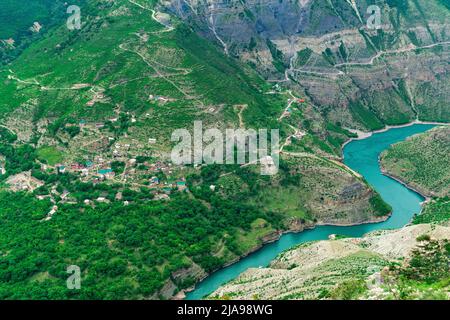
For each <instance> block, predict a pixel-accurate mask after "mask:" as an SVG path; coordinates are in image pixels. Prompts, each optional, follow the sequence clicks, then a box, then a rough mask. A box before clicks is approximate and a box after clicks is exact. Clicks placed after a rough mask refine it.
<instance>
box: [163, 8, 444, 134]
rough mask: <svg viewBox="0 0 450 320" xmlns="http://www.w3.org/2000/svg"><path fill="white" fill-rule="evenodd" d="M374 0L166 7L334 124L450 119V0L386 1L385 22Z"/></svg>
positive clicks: (370, 125)
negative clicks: (294, 94)
mask: <svg viewBox="0 0 450 320" xmlns="http://www.w3.org/2000/svg"><path fill="white" fill-rule="evenodd" d="M373 4H374V1H368V0H358V1H355V0H346V1H344V0H316V1H311V0H299V1H292V0H282V1H279V0H256V1H255V0H247V1H244V0H242V1H221V0H220V1H217V0H212V1H198V0H170V1H165V2H162V3H161V5H160V6H161V7H160V8H161V10H166V11H168V12H170V13H172V14H175V15H177V16H178V17H180V18H181V19H183V20H185V21H187V22H188V23H190V24H191V25H192V26H193V27H194V29H196V30H197V31H198V32H199V33H201V34H202V35H204V36H206V37H208V38H210V39H211V40H213V41H215V42H216V43H217V45H218V46H220V47H222V48H223V50H224V52H225V53H226V54H229V55H231V56H236V57H238V58H239V59H241V60H242V61H244V62H247V63H248V64H250V65H251V66H253V67H254V68H255V69H256V70H258V71H259V72H260V74H262V75H263V76H264V77H265V78H267V79H268V80H269V81H273V82H277V83H278V84H279V85H285V86H287V87H289V88H294V89H295V90H296V92H298V93H299V94H303V95H304V96H306V97H308V98H309V99H310V101H311V102H312V103H313V104H314V105H315V107H316V109H317V110H318V111H319V112H320V113H321V114H322V115H323V116H324V117H325V118H327V120H331V121H332V122H340V123H342V124H344V125H347V126H352V127H360V128H369V129H375V128H379V127H382V126H383V124H398V123H405V122H408V121H411V120H413V119H415V118H419V119H422V120H439V121H448V120H449V119H450V107H449V106H448V104H447V103H446V102H447V101H448V92H449V91H450V90H449V89H450V88H449V83H450V81H449V74H450V66H449V64H448V61H449V58H450V52H449V45H450V10H449V4H448V1H445V0H432V1H428V0H427V1H425V0H385V1H377V2H376V4H377V6H378V8H379V10H380V11H379V13H380V14H379V24H376V22H377V21H376V19H375V20H374V17H375V16H374V14H375V13H376V11H373V10H374V9H373V8H371V7H370V6H371V5H373ZM377 10H378V9H377ZM374 23H375V24H374Z"/></svg>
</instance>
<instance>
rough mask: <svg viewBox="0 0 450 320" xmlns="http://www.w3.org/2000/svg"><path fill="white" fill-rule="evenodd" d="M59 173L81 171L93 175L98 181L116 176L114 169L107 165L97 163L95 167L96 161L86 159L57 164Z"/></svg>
mask: <svg viewBox="0 0 450 320" xmlns="http://www.w3.org/2000/svg"><path fill="white" fill-rule="evenodd" d="M55 167H56V169H57V172H58V173H65V172H73V173H79V174H81V175H82V176H85V177H87V176H93V178H94V179H93V181H94V182H98V181H100V180H105V179H112V178H114V176H115V173H114V171H113V170H112V169H111V168H110V167H108V166H107V165H101V164H100V165H96V166H95V167H97V168H94V162H92V161H86V162H85V163H73V164H71V165H69V166H66V165H64V164H57V165H56V166H55Z"/></svg>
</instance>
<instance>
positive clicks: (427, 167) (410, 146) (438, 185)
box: [380, 127, 450, 197]
mask: <svg viewBox="0 0 450 320" xmlns="http://www.w3.org/2000/svg"><path fill="white" fill-rule="evenodd" d="M449 155H450V128H449V127H442V128H436V129H434V130H431V131H430V132H427V133H425V134H420V135H416V136H414V137H411V138H409V139H408V140H407V141H404V142H401V143H398V144H395V145H394V146H392V147H391V148H389V149H388V150H386V151H385V152H384V153H383V154H382V155H381V159H380V160H381V165H382V166H383V169H384V170H385V171H386V172H388V173H389V174H390V175H392V176H394V177H397V178H399V179H400V180H402V181H404V182H406V183H408V184H409V185H411V186H412V187H414V188H416V189H417V190H419V191H420V192H422V193H423V194H425V195H428V196H435V197H444V196H450V171H449V167H450V156H449Z"/></svg>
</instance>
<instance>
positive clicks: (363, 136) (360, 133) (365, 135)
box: [341, 120, 450, 152]
mask: <svg viewBox="0 0 450 320" xmlns="http://www.w3.org/2000/svg"><path fill="white" fill-rule="evenodd" d="M415 124H430V125H436V126H450V123H448V122H435V121H421V120H414V121H411V122H408V123H405V124H399V125H393V126H391V125H387V126H385V127H384V128H383V129H379V130H374V131H368V132H365V131H360V130H353V129H348V130H349V131H350V132H352V133H356V134H357V135H358V137H357V138H349V139H348V140H347V141H345V142H344V143H343V144H342V146H341V152H342V151H343V150H344V148H345V146H346V145H347V144H349V143H350V142H352V141H357V140H364V139H367V138H370V137H371V136H372V135H374V134H376V133H382V132H386V131H389V130H390V129H397V128H405V127H410V126H413V125H415Z"/></svg>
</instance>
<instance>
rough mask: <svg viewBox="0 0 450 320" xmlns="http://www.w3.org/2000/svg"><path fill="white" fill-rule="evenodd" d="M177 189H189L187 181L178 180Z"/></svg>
mask: <svg viewBox="0 0 450 320" xmlns="http://www.w3.org/2000/svg"><path fill="white" fill-rule="evenodd" d="M177 189H178V191H185V190H186V189H187V187H186V181H178V182H177Z"/></svg>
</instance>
